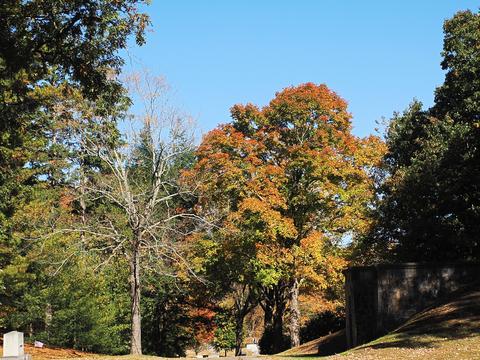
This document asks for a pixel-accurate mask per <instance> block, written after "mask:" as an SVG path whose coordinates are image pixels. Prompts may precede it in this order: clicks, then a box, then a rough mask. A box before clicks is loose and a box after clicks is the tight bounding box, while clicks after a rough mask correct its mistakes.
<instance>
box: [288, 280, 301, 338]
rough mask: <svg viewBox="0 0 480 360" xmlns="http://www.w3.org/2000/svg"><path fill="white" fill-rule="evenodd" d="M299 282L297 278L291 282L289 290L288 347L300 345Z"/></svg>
mask: <svg viewBox="0 0 480 360" xmlns="http://www.w3.org/2000/svg"><path fill="white" fill-rule="evenodd" d="M299 288H300V282H299V281H298V279H297V278H295V279H294V280H293V283H292V286H291V288H290V345H291V346H292V347H295V346H299V345H300V307H299V305H298V293H299Z"/></svg>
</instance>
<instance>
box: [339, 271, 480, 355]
mask: <svg viewBox="0 0 480 360" xmlns="http://www.w3.org/2000/svg"><path fill="white" fill-rule="evenodd" d="M345 279H346V282H345V293H346V307H347V309H346V310H347V311H346V316H347V319H346V320H347V321H346V323H347V328H346V333H347V343H348V346H349V347H353V346H357V345H360V344H363V343H366V342H368V341H370V340H373V339H375V338H377V337H379V336H381V335H383V334H385V333H387V332H389V331H391V330H394V329H395V328H396V327H397V326H399V325H400V324H402V323H403V322H405V321H406V320H407V319H408V318H410V317H411V316H412V315H414V314H415V313H417V312H418V311H421V310H422V309H425V308H426V307H428V306H429V305H431V304H432V303H433V302H434V301H435V300H436V299H438V298H440V297H442V296H444V295H447V294H449V293H451V292H452V291H455V290H457V289H459V288H460V287H462V286H464V285H466V284H469V283H472V282H475V281H477V280H479V279H480V264H468V263H463V264H460V263H458V264H417V263H408V264H393V265H377V266H365V267H352V268H349V269H348V270H346V272H345Z"/></svg>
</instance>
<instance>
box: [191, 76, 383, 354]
mask: <svg viewBox="0 0 480 360" xmlns="http://www.w3.org/2000/svg"><path fill="white" fill-rule="evenodd" d="M231 114H232V119H233V120H232V122H231V123H229V124H226V125H221V126H219V127H218V128H216V129H214V130H212V131H211V132H209V133H208V134H207V135H206V136H205V137H204V139H203V141H202V143H201V145H200V147H199V149H198V151H197V157H198V162H197V164H196V165H195V167H194V169H193V170H192V171H191V175H190V176H192V177H199V176H202V179H203V181H202V184H201V185H200V187H199V191H200V197H199V204H198V209H199V212H201V213H202V214H204V215H205V216H207V217H210V218H211V221H212V222H213V223H215V224H216V226H217V228H220V229H221V230H220V231H221V232H224V235H223V236H220V238H219V240H218V241H221V242H225V243H227V244H228V243H229V242H231V243H233V244H235V243H236V242H239V241H244V242H245V241H247V242H249V243H251V244H253V246H252V247H251V248H250V250H249V252H248V253H247V256H248V257H249V258H248V263H250V264H252V266H253V267H254V270H255V271H254V274H255V277H254V281H255V283H257V284H258V285H259V289H260V291H262V296H261V303H262V306H263V307H264V310H265V319H266V326H267V328H270V330H272V329H273V331H272V334H271V335H272V338H273V339H274V341H277V343H276V344H274V346H273V349H272V351H278V350H279V349H280V347H281V343H279V342H278V341H281V339H282V336H283V319H284V315H285V312H286V310H287V306H289V308H290V309H289V310H290V316H289V332H290V341H291V345H292V346H296V345H298V344H299V318H300V308H299V304H298V297H299V292H300V290H301V289H302V287H304V286H306V284H307V283H310V284H313V283H314V284H316V286H317V288H318V289H319V290H320V291H321V290H322V289H324V288H325V287H326V286H327V279H328V277H329V276H332V275H333V276H336V275H334V274H338V273H339V271H340V270H341V269H342V268H343V266H344V265H345V263H344V262H343V261H342V260H341V259H340V258H339V257H338V256H337V254H336V250H335V249H336V244H338V241H339V240H340V239H341V238H342V236H344V235H346V234H355V232H361V231H364V230H365V229H366V228H367V226H368V225H369V216H368V210H367V209H368V206H369V204H370V201H371V198H372V191H373V189H372V172H373V170H374V169H375V167H376V166H377V164H378V161H379V159H380V157H381V154H382V150H383V145H382V143H381V141H380V140H379V139H378V138H376V137H373V136H371V137H368V138H365V139H360V138H357V137H355V136H354V135H352V133H351V120H350V118H351V116H350V114H349V113H348V112H347V104H346V102H345V101H344V100H343V99H341V98H340V97H339V96H338V95H336V94H335V93H334V92H332V91H331V90H329V89H328V88H327V87H326V86H325V85H315V84H312V83H307V84H303V85H300V86H298V87H290V88H286V89H285V90H283V91H281V92H279V93H277V95H276V97H275V98H274V99H273V100H272V101H271V102H270V103H269V105H267V106H265V107H264V108H262V109H260V108H258V107H256V106H254V105H251V104H248V105H235V106H234V107H233V108H232V109H231ZM210 233H211V232H210ZM352 236H353V235H352Z"/></svg>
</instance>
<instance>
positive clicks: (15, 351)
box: [2, 331, 31, 360]
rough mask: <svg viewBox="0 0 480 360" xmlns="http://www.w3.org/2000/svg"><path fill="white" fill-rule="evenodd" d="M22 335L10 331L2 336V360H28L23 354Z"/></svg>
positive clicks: (28, 357) (28, 356)
mask: <svg viewBox="0 0 480 360" xmlns="http://www.w3.org/2000/svg"><path fill="white" fill-rule="evenodd" d="M23 346H24V344H23V333H22V332H19V331H10V332H9V333H6V334H3V357H2V360H7V359H8V360H29V359H31V357H30V355H28V354H25V351H24V347H23Z"/></svg>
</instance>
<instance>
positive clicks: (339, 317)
mask: <svg viewBox="0 0 480 360" xmlns="http://www.w3.org/2000/svg"><path fill="white" fill-rule="evenodd" d="M343 328H345V312H344V310H343V309H341V308H338V309H335V310H326V311H323V312H321V313H318V314H316V315H315V316H314V317H312V318H310V319H309V320H308V321H307V323H306V324H305V325H304V326H303V327H302V328H301V329H300V341H301V343H305V342H308V341H311V340H314V339H317V338H319V337H321V336H325V335H328V334H330V333H332V332H335V331H338V330H341V329H343Z"/></svg>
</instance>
